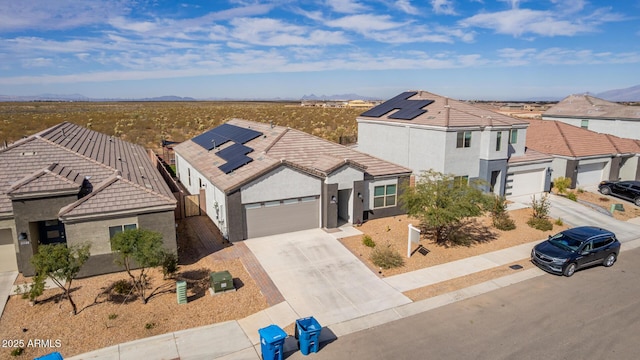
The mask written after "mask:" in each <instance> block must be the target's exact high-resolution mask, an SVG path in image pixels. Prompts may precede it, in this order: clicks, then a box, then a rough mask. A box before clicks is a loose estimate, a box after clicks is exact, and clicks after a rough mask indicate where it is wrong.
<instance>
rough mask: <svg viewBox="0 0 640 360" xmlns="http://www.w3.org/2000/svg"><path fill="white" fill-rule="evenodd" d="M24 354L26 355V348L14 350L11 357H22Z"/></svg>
mask: <svg viewBox="0 0 640 360" xmlns="http://www.w3.org/2000/svg"><path fill="white" fill-rule="evenodd" d="M22 353H24V348H23V347H17V348H15V349H13V350H11V356H20V355H22Z"/></svg>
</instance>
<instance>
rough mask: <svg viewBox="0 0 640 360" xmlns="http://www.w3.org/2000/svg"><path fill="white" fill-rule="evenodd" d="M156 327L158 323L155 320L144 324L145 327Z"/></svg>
mask: <svg viewBox="0 0 640 360" xmlns="http://www.w3.org/2000/svg"><path fill="white" fill-rule="evenodd" d="M154 327H156V323H154V322H150V323H146V324H144V328H145V329H147V330H151V329H153V328H154Z"/></svg>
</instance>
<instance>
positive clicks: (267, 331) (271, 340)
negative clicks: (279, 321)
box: [258, 324, 287, 360]
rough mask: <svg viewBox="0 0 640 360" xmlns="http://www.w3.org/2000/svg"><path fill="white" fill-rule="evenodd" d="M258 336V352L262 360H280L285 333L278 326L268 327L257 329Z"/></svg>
mask: <svg viewBox="0 0 640 360" xmlns="http://www.w3.org/2000/svg"><path fill="white" fill-rule="evenodd" d="M258 334H260V350H261V352H262V359H263V360H282V353H283V349H284V340H285V339H286V338H287V333H286V332H284V330H282V329H281V328H280V327H279V326H278V325H273V324H272V325H269V326H267V327H264V328H262V329H258Z"/></svg>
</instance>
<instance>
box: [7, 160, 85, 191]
mask: <svg viewBox="0 0 640 360" xmlns="http://www.w3.org/2000/svg"><path fill="white" fill-rule="evenodd" d="M83 180H84V178H83V177H82V176H81V175H80V174H78V173H77V172H75V171H73V170H71V169H69V168H67V167H64V166H60V165H58V164H51V165H49V166H47V167H46V168H43V169H41V170H38V171H36V172H35V173H33V174H29V175H27V176H25V177H24V178H23V179H22V180H20V181H18V182H15V183H13V184H12V185H11V186H10V187H9V188H8V189H7V195H9V197H10V198H15V197H18V196H20V195H23V196H34V195H40V196H47V195H48V194H51V193H60V192H63V193H67V192H70V193H75V194H77V193H78V192H79V191H80V188H81V187H82V182H83Z"/></svg>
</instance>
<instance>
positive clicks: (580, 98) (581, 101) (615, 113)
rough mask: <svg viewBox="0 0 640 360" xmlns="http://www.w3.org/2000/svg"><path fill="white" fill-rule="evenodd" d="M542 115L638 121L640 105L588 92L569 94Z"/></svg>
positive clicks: (639, 119) (639, 118)
mask: <svg viewBox="0 0 640 360" xmlns="http://www.w3.org/2000/svg"><path fill="white" fill-rule="evenodd" d="M542 116H543V117H545V116H553V117H575V118H585V119H587V118H591V119H596V118H602V119H627V120H638V121H640V106H629V105H622V104H618V103H614V102H610V101H606V100H603V99H600V98H597V97H593V96H591V95H588V94H582V95H569V96H567V97H566V98H564V99H562V100H561V101H560V102H559V103H557V104H556V105H554V106H552V107H551V108H550V109H549V110H547V111H545V112H544V113H543V114H542Z"/></svg>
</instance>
